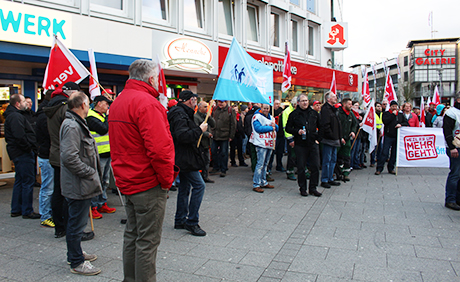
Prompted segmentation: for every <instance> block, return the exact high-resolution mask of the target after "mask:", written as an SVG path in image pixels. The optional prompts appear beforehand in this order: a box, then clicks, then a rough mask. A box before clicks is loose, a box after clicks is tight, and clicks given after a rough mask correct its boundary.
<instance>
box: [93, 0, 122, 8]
mask: <svg viewBox="0 0 460 282" xmlns="http://www.w3.org/2000/svg"><path fill="white" fill-rule="evenodd" d="M91 4H96V5H100V6H104V7H108V8H113V9H117V10H123V0H91Z"/></svg>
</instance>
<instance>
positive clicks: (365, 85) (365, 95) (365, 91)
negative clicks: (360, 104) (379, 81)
mask: <svg viewBox="0 0 460 282" xmlns="http://www.w3.org/2000/svg"><path fill="white" fill-rule="evenodd" d="M364 71H365V73H366V74H365V77H364V82H363V91H362V96H363V101H364V103H365V105H366V106H367V105H369V102H370V101H371V94H370V92H369V78H368V76H367V70H366V69H364Z"/></svg>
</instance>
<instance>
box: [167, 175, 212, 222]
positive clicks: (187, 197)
mask: <svg viewBox="0 0 460 282" xmlns="http://www.w3.org/2000/svg"><path fill="white" fill-rule="evenodd" d="M179 178H180V183H179V192H178V193H177V207H176V216H175V224H184V223H185V224H187V225H197V224H198V222H199V217H200V216H199V210H200V206H201V202H202V200H203V195H204V190H205V188H206V185H205V183H204V181H203V178H202V177H201V175H200V172H199V171H181V172H179Z"/></svg>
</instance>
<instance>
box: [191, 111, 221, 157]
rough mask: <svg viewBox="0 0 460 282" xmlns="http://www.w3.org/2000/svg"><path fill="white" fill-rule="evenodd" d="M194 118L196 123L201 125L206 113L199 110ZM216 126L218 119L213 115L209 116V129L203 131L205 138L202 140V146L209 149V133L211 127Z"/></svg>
mask: <svg viewBox="0 0 460 282" xmlns="http://www.w3.org/2000/svg"><path fill="white" fill-rule="evenodd" d="M193 119H194V121H195V124H196V125H198V126H200V124H202V123H203V122H204V120H205V119H206V113H201V112H200V111H197V112H196V114H195V115H194V116H193ZM215 126H216V121H215V120H214V118H213V117H212V116H209V117H208V129H206V131H205V132H203V138H201V142H200V147H203V148H205V149H209V147H211V138H209V135H210V134H211V130H210V129H211V128H214V127H215Z"/></svg>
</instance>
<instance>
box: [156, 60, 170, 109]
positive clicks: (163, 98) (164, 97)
mask: <svg viewBox="0 0 460 282" xmlns="http://www.w3.org/2000/svg"><path fill="white" fill-rule="evenodd" d="M157 62H158V93H160V103H161V104H162V105H163V106H164V107H165V108H166V109H167V108H168V94H167V86H166V78H165V73H164V71H163V67H162V66H161V62H160V57H158V55H157Z"/></svg>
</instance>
